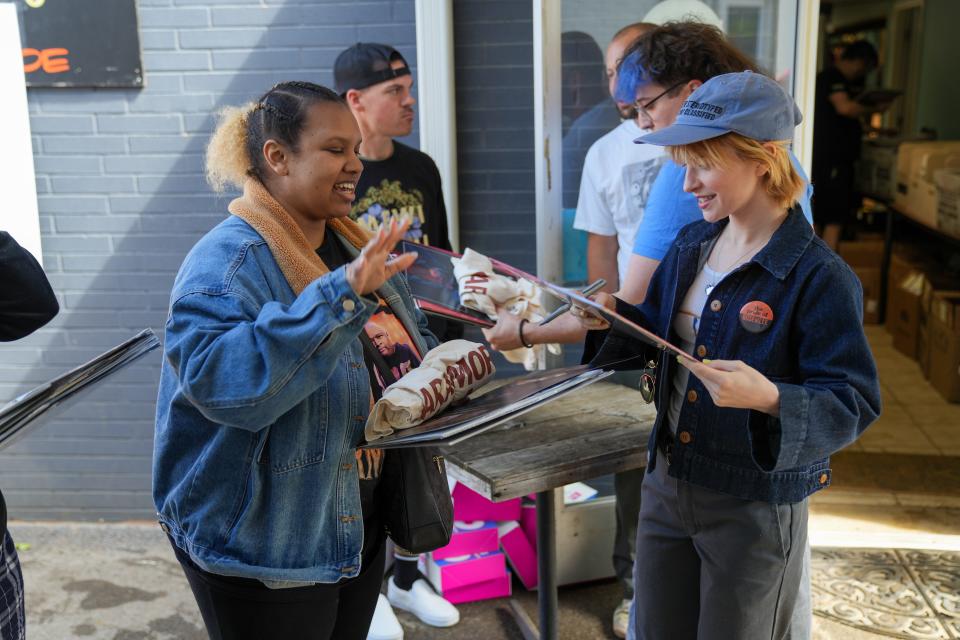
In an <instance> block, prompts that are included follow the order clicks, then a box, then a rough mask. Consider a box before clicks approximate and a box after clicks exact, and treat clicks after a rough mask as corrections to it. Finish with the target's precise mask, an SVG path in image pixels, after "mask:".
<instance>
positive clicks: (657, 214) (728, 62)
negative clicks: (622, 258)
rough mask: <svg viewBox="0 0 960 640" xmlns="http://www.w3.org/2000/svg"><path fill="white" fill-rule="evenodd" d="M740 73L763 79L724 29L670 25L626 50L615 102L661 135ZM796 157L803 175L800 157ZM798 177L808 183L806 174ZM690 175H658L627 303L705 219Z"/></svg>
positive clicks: (673, 168) (675, 169) (640, 295)
mask: <svg viewBox="0 0 960 640" xmlns="http://www.w3.org/2000/svg"><path fill="white" fill-rule="evenodd" d="M738 71H753V72H755V73H759V69H758V68H757V66H756V65H755V64H754V63H753V61H751V60H750V59H749V58H748V57H747V56H745V55H744V54H743V53H741V52H740V51H738V50H737V49H736V48H734V46H733V45H732V44H730V43H729V42H728V41H727V39H726V38H725V37H724V35H723V33H722V32H721V31H720V30H719V29H717V28H716V27H713V26H710V25H706V24H703V23H699V22H672V23H668V24H666V25H663V26H661V27H659V28H657V29H656V30H654V31H652V32H650V33H649V34H648V35H647V36H646V37H644V38H641V39H640V40H638V41H637V42H636V43H635V44H634V46H633V47H631V48H630V50H629V51H627V52H626V55H625V56H624V59H623V63H621V65H620V70H619V81H618V83H617V91H616V98H617V99H618V100H623V101H626V100H630V99H632V100H634V101H635V102H634V104H635V106H636V108H637V113H638V121H639V122H640V126H642V127H644V128H645V129H651V130H654V131H656V130H658V129H663V128H665V127H668V126H670V125H671V124H673V121H674V120H676V118H677V115H678V114H679V112H680V109H681V108H682V107H683V105H684V102H685V101H686V100H687V98H688V97H689V96H690V94H691V93H693V92H694V91H695V90H696V89H697V87H699V86H700V85H701V84H703V83H704V82H706V81H707V80H709V79H710V78H712V77H714V76H717V75H720V74H723V73H735V72H738ZM640 146H643V145H640ZM791 158H792V159H793V161H794V165H796V166H797V168H798V169H799V163H798V162H797V160H796V158H795V157H793V156H792V155H791ZM800 174H801V176H802V177H803V178H804V179H807V177H806V175H804V174H803V171H802V169H801V170H800ZM685 176H686V170H685V169H684V168H683V167H680V166H678V165H677V164H676V163H674V162H672V161H670V160H667V161H666V162H665V163H664V165H663V168H662V169H661V171H660V174H659V175H658V176H657V180H656V182H655V183H654V185H653V187H652V189H651V191H650V198H649V200H648V202H647V214H646V215H645V216H644V218H643V221H642V222H641V223H640V226H639V228H638V229H637V235H636V239H635V240H634V246H633V255H632V256H631V257H630V261H629V265H628V268H627V277H626V278H625V279H624V281H623V282H622V283H621V286H620V290H619V291H618V292H617V297H619V298H621V299H622V300H625V301H627V302H630V303H632V304H639V303H640V302H643V299H644V298H645V297H646V294H647V286H648V285H649V283H650V278H651V277H652V276H653V272H654V271H655V270H656V268H657V265H659V264H660V260H662V259H663V256H664V255H665V254H666V252H667V249H668V248H669V247H670V244H671V243H672V242H673V239H674V238H675V237H676V235H677V232H679V231H680V229H682V228H683V227H684V226H686V225H687V224H689V223H691V222H695V221H697V220H700V219H701V218H702V217H703V216H702V214H701V212H700V207H699V206H697V199H696V197H694V195H693V194H690V193H686V192H684V190H683V181H684V178H685ZM810 194H811V189H810V187H809V186H808V188H807V191H806V193H805V194H804V196H803V198H801V201H800V206H801V208H802V209H803V212H804V215H805V216H806V218H807V220H808V221H810V222H811V224H812V223H813V218H812V214H811V209H810ZM524 333H525V337H528V336H526V332H524Z"/></svg>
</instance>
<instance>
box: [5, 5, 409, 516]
mask: <svg viewBox="0 0 960 640" xmlns="http://www.w3.org/2000/svg"><path fill="white" fill-rule="evenodd" d="M158 4H160V3H159V2H153V3H150V5H147V4H146V3H140V5H141V6H140V8H139V13H140V26H141V40H142V48H143V62H144V69H145V74H146V87H145V88H144V89H143V90H132V89H131V90H116V89H110V90H96V89H87V90H76V89H71V90H31V91H30V93H29V103H30V111H31V127H32V129H33V134H34V135H33V142H34V152H35V153H34V155H35V160H34V161H35V166H36V172H37V184H38V193H39V204H40V216H41V231H42V234H43V250H44V263H45V268H46V269H47V272H48V276H49V277H50V280H51V283H52V284H53V286H54V289H55V290H56V291H57V292H58V297H59V299H60V304H61V313H60V316H59V317H58V318H57V319H56V320H54V322H53V323H51V324H50V325H49V326H48V327H47V328H45V329H43V330H41V331H40V332H38V333H37V334H35V335H34V336H32V337H31V338H28V339H26V340H24V341H21V342H18V343H15V344H9V345H4V346H3V347H0V402H2V401H3V400H5V399H8V398H12V397H15V396H16V395H17V394H19V393H21V392H23V391H25V390H27V389H29V388H32V387H34V386H36V385H38V384H40V383H42V382H44V381H46V380H48V379H50V378H52V377H54V376H55V375H58V374H60V373H62V372H63V371H65V370H67V369H69V368H72V367H74V366H76V365H78V364H80V363H82V362H85V361H87V360H89V359H90V358H92V357H94V356H95V355H97V354H99V353H102V352H103V351H105V350H106V349H107V348H109V347H111V346H113V345H115V344H117V343H119V342H121V341H122V340H124V339H126V338H128V337H129V336H131V335H133V334H134V333H135V332H136V331H138V330H140V329H142V328H144V327H152V328H153V329H154V330H155V331H157V333H158V335H161V336H162V334H163V325H164V321H165V318H166V311H167V307H168V303H169V294H170V289H171V286H172V283H173V280H174V277H175V275H176V272H177V269H178V268H179V266H180V263H181V262H182V260H183V258H184V256H185V255H186V253H187V251H189V249H190V248H191V247H192V246H193V245H194V244H195V243H196V241H197V240H198V239H199V238H200V237H201V236H202V235H203V234H204V233H206V232H207V231H208V230H209V229H211V228H212V227H213V226H215V225H216V224H218V223H219V222H220V221H222V220H223V219H224V217H225V215H227V213H226V207H227V204H228V203H229V201H230V200H231V199H232V198H233V197H234V195H235V194H224V195H221V196H216V195H215V194H213V192H212V191H211V189H210V188H209V187H208V186H207V184H206V182H205V180H204V177H203V153H204V149H205V145H206V143H207V141H208V139H209V136H210V133H211V132H212V130H213V127H214V124H215V116H214V113H215V112H216V111H217V110H218V109H219V108H220V107H222V106H226V105H236V104H241V103H243V102H246V101H249V100H253V99H255V98H256V97H257V96H258V95H260V94H262V93H263V92H264V91H266V90H267V89H268V88H269V87H270V86H272V85H273V84H275V83H276V82H279V81H282V80H294V79H302V80H310V81H313V82H319V83H321V84H327V85H331V84H332V72H331V68H332V65H333V61H334V59H335V58H336V55H337V54H338V53H339V51H341V50H342V49H343V48H345V47H347V46H349V45H351V44H353V43H354V42H357V41H358V40H364V41H381V42H391V43H392V44H394V45H396V46H397V48H398V49H399V50H400V51H401V52H402V53H403V55H404V56H405V57H406V59H407V60H408V61H410V63H411V65H412V66H413V67H414V73H415V72H416V69H415V66H416V63H415V61H416V47H415V29H414V16H413V14H414V10H413V2H411V1H402V0H394V1H391V2H378V3H375V5H376V6H372V5H371V6H367V5H361V4H357V3H344V4H342V5H341V4H311V3H303V4H294V3H293V2H289V3H284V4H282V5H280V6H260V5H257V6H250V7H243V8H240V7H218V6H217V5H216V4H215V3H210V4H211V6H209V7H208V6H203V3H202V2H198V3H197V5H198V6H195V7H194V6H183V7H176V8H175V7H172V6H171V7H157V6H154V5H158ZM373 9H376V11H373ZM417 140H418V134H417V131H416V130H415V131H414V132H413V134H412V135H411V136H410V137H409V138H408V139H405V140H404V141H405V142H407V143H408V144H412V145H413V146H418V144H417ZM159 370H160V355H159V352H154V353H152V354H150V355H149V356H148V357H147V358H145V359H144V360H143V361H141V362H139V363H138V364H137V365H135V366H133V367H131V368H130V369H129V370H127V371H125V372H123V373H122V374H119V375H118V376H117V377H115V378H113V379H111V380H110V381H108V382H107V383H106V384H104V385H103V386H102V388H101V389H98V390H95V391H94V392H92V393H91V395H90V396H88V397H87V398H86V399H85V400H84V401H83V402H80V403H78V404H77V406H76V407H73V408H71V410H70V411H69V412H68V413H66V414H65V415H62V416H59V417H57V419H55V420H53V421H52V422H51V423H50V424H48V425H44V426H42V427H41V428H39V429H38V430H36V431H34V432H33V433H32V434H31V435H30V436H28V437H26V438H24V439H23V440H21V441H20V442H18V443H17V444H15V445H14V446H13V447H11V448H10V449H8V450H6V451H4V452H3V453H2V454H0V487H2V488H3V490H4V494H5V496H6V498H7V501H8V505H9V508H10V512H11V517H12V518H21V519H38V518H54V519H97V518H105V519H139V518H152V517H153V511H154V509H153V505H152V499H151V494H150V469H151V455H152V447H153V426H154V425H153V421H154V413H155V405H156V394H157V383H158V380H159Z"/></svg>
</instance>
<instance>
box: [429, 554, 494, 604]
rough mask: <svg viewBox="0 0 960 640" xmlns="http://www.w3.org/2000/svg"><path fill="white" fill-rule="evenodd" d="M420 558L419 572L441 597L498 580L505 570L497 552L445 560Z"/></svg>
mask: <svg viewBox="0 0 960 640" xmlns="http://www.w3.org/2000/svg"><path fill="white" fill-rule="evenodd" d="M420 557H421V558H423V560H422V563H423V565H422V566H421V567H420V571H421V572H423V574H424V575H426V576H427V580H429V581H430V584H432V585H433V586H434V588H436V590H437V591H439V592H440V593H441V594H443V596H446V595H447V592H448V591H450V590H451V589H460V588H462V587H465V586H467V585H473V584H477V583H479V582H487V581H489V580H495V579H497V578H500V577H502V576H503V574H504V572H505V571H506V570H507V563H506V559H505V558H504V556H503V554H502V553H500V552H499V551H488V552H486V553H474V554H471V555H468V556H461V557H459V558H448V559H446V560H434V559H433V558H431V557H429V556H427V557H426V558H424V556H420Z"/></svg>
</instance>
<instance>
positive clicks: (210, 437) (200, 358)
mask: <svg viewBox="0 0 960 640" xmlns="http://www.w3.org/2000/svg"><path fill="white" fill-rule="evenodd" d="M328 232H330V233H332V231H330V230H329V229H328ZM342 244H343V246H344V247H345V249H346V251H347V252H348V255H350V256H351V258H352V257H353V256H355V255H356V254H357V253H358V252H357V250H356V249H355V248H354V247H353V246H351V245H350V244H349V243H347V242H343V243H342ZM345 273H346V272H345V268H344V267H340V268H339V269H336V270H335V271H333V272H331V273H329V274H327V275H324V276H322V277H320V278H318V279H316V280H315V281H313V282H312V283H311V284H310V285H308V286H307V288H306V289H304V290H303V292H301V294H300V295H299V296H297V295H294V293H293V290H292V289H291V288H290V286H289V285H288V284H287V281H286V279H285V278H284V275H283V273H282V272H281V270H280V267H279V265H278V264H277V263H276V261H275V260H274V258H273V255H272V254H271V252H270V249H269V247H268V246H267V243H266V241H265V240H264V239H263V238H262V237H261V236H260V235H259V234H258V233H257V232H256V231H255V230H254V229H253V228H252V227H250V225H248V224H247V223H246V222H244V221H243V220H241V219H239V218H237V217H235V216H231V217H230V218H229V219H227V220H225V221H224V222H222V223H221V224H219V225H218V226H217V227H216V228H214V229H213V230H212V231H210V233H208V234H207V235H206V236H205V237H203V238H202V239H201V240H200V241H199V242H198V243H197V245H196V246H195V247H194V248H193V249H192V250H191V251H190V253H189V254H188V255H187V257H186V259H185V260H184V262H183V265H182V266H181V268H180V272H179V274H178V275H177V279H176V281H175V283H174V286H173V292H172V294H171V305H170V313H169V316H168V319H167V324H166V338H165V344H164V355H165V358H164V362H163V370H162V372H161V378H160V393H159V398H158V401H157V422H156V437H155V442H154V457H153V497H154V502H155V504H156V508H157V512H158V517H159V520H160V523H161V526H162V527H163V529H164V530H165V531H166V532H167V533H168V534H169V535H170V536H171V538H172V539H173V541H174V543H176V545H177V546H179V547H180V548H181V549H183V550H185V551H186V552H187V553H189V555H190V557H191V559H193V561H194V562H196V563H197V564H198V565H199V566H200V567H202V568H203V569H205V570H207V571H209V572H212V573H217V574H222V575H233V576H242V577H247V578H254V579H259V580H266V581H298V582H299V581H302V582H327V583H329V582H336V581H338V580H340V579H341V578H348V577H354V576H356V575H357V574H358V573H359V571H360V549H361V546H362V544H363V518H362V514H361V513H360V495H359V485H358V476H357V469H356V462H355V457H354V451H355V446H356V444H357V443H358V442H359V441H360V439H361V437H362V434H363V427H364V423H365V421H366V419H367V414H368V413H369V408H370V383H369V378H368V374H367V369H366V366H365V365H364V361H363V350H362V347H361V343H360V341H359V340H358V339H357V337H358V335H359V334H360V332H361V331H362V330H363V326H364V324H365V323H366V322H367V320H368V319H369V318H370V316H371V315H373V313H374V311H375V310H376V308H377V306H376V302H375V301H373V300H372V298H366V297H362V296H358V295H357V294H356V293H354V291H353V289H352V288H351V287H350V285H349V284H348V283H347V280H346V275H345ZM379 293H380V295H381V296H382V297H383V298H384V299H385V300H386V301H387V303H388V304H389V305H390V306H391V308H392V309H393V311H394V313H395V314H396V315H397V317H398V319H399V320H400V321H401V322H403V324H404V326H406V327H408V330H409V331H410V333H411V335H412V338H413V340H414V342H415V343H416V346H417V349H418V350H419V351H420V353H426V352H427V351H428V350H429V349H430V348H431V347H433V346H435V345H436V339H435V338H434V337H433V335H432V334H430V333H429V331H428V330H427V329H426V319H425V318H424V316H423V314H422V313H420V312H419V311H418V310H417V309H416V307H415V306H414V303H413V301H412V298H411V296H410V292H409V289H408V287H407V285H406V281H405V280H404V279H403V278H402V277H399V276H394V277H393V278H391V279H390V281H389V282H388V283H387V284H385V285H384V286H383V287H381V289H380V290H379ZM418 330H419V331H418Z"/></svg>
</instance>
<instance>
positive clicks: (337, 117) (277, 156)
mask: <svg viewBox="0 0 960 640" xmlns="http://www.w3.org/2000/svg"><path fill="white" fill-rule="evenodd" d="M359 148H360V129H359V127H357V122H356V120H354V118H353V114H351V113H350V109H348V108H347V107H346V106H344V105H342V104H337V103H332V102H319V103H316V104H314V105H313V106H311V107H309V111H308V113H307V117H306V121H305V123H304V127H303V131H301V133H300V139H299V141H298V143H297V148H296V149H290V148H289V147H286V146H284V145H280V144H279V143H277V142H276V141H274V140H268V141H267V143H266V144H265V145H264V154H265V155H266V156H267V160H268V162H270V164H271V166H272V167H274V170H275V172H277V173H278V174H279V175H278V176H277V177H276V178H275V179H274V182H275V183H278V184H277V186H278V187H279V188H280V189H281V190H282V194H283V196H282V198H283V201H284V205H285V206H286V207H287V208H288V209H291V211H290V213H291V215H294V216H295V217H297V216H299V217H301V218H302V219H306V220H310V221H316V220H321V219H326V218H341V217H343V216H346V215H349V214H350V207H351V205H352V204H353V199H354V194H355V189H356V184H357V180H358V179H359V178H360V172H361V171H363V163H362V162H360V157H359V155H358V153H359Z"/></svg>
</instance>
